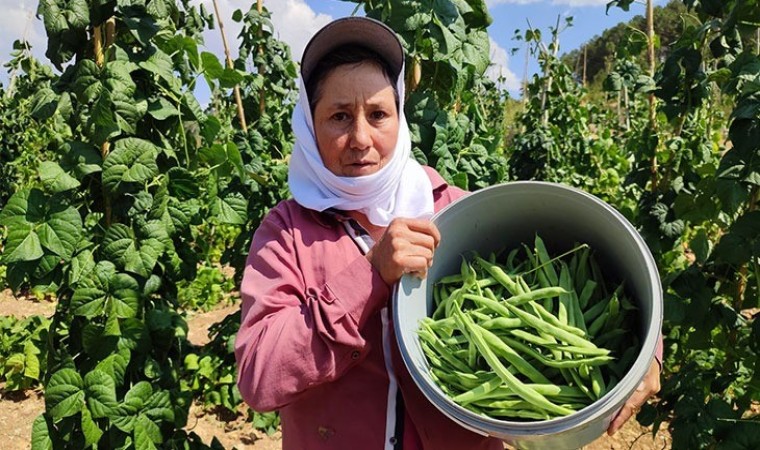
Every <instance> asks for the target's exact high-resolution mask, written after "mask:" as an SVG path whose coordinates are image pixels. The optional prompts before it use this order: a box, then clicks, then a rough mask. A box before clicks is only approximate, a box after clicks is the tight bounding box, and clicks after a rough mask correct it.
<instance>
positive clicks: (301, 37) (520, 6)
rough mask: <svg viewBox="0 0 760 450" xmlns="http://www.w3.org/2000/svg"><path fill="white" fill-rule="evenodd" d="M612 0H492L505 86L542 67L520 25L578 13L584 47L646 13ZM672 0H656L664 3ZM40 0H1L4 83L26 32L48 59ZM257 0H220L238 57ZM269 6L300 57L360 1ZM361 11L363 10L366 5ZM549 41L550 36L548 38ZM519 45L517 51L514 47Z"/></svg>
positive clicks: (280, 1)
mask: <svg viewBox="0 0 760 450" xmlns="http://www.w3.org/2000/svg"><path fill="white" fill-rule="evenodd" d="M607 1H608V0H486V4H487V5H488V8H489V11H490V13H491V16H492V17H493V23H492V24H491V26H490V27H489V29H488V33H489V35H490V37H491V50H490V51H491V62H492V67H491V68H490V69H489V74H490V75H491V76H493V77H494V78H496V77H497V76H498V75H499V74H502V75H503V76H504V78H505V79H506V81H505V83H504V87H505V88H506V89H507V90H508V91H509V92H510V94H511V95H512V96H514V97H519V95H520V92H519V91H520V86H521V83H522V80H523V78H524V77H525V75H526V74H527V75H528V76H530V75H532V74H533V73H535V72H536V71H537V70H538V65H537V63H536V61H535V59H533V58H530V59H529V60H528V63H527V65H526V57H525V56H526V55H525V48H524V45H523V44H521V43H519V42H516V41H514V40H513V36H514V33H515V30H517V29H519V30H522V31H524V30H525V29H526V28H527V27H528V26H529V25H528V24H530V26H532V27H533V28H536V29H539V30H541V32H542V35H543V36H544V40H548V39H550V33H549V27H553V26H555V25H556V23H557V18H558V17H559V18H560V23H561V24H564V22H565V18H566V17H568V16H571V17H572V18H573V26H572V27H570V28H568V29H565V30H564V31H563V32H562V33H561V34H560V53H565V52H569V51H571V50H573V49H577V48H580V47H581V46H582V45H583V43H584V42H587V41H589V40H590V39H592V38H593V37H594V36H598V35H600V34H601V33H602V31H603V30H604V29H606V28H609V27H612V26H614V25H616V24H617V23H619V22H623V21H627V20H630V19H631V18H633V17H634V16H636V15H643V14H644V6H643V5H642V4H638V3H637V4H634V5H632V6H631V10H630V11H629V12H624V11H622V10H620V9H619V8H612V9H610V11H609V14H607V13H606V4H607ZM665 1H666V0H655V4H656V5H662V4H664V3H665ZM37 3H38V2H37V0H0V11H3V13H2V14H0V66H3V67H0V83H2V84H3V85H4V86H7V85H8V80H9V78H10V76H9V73H8V69H7V68H6V67H4V64H5V63H7V62H8V60H9V59H10V53H11V50H12V45H13V41H14V40H16V39H20V38H25V39H26V40H27V41H28V42H29V43H30V44H31V45H32V51H33V53H34V54H35V56H36V57H37V58H39V59H41V60H42V61H45V62H47V59H46V58H45V56H44V55H45V48H46V45H47V44H46V43H47V36H46V34H45V29H44V27H43V25H42V21H41V20H40V19H38V18H36V16H35V12H36V8H37ZM191 3H192V4H195V5H199V4H201V3H203V4H205V5H206V8H207V9H208V11H213V10H214V7H213V3H212V0H191ZM253 4H255V0H245V1H244V0H217V5H218V7H219V12H220V16H222V18H223V21H224V27H225V32H226V35H227V40H228V41H229V43H230V47H231V51H232V52H233V58H234V56H235V53H236V48H237V45H236V44H235V42H236V37H237V34H238V31H239V26H237V25H238V24H237V23H235V22H233V21H232V19H231V17H232V13H233V12H234V11H235V10H237V9H240V10H242V11H243V12H245V11H247V10H248V9H249V8H250V7H251V5H253ZM264 6H265V7H266V8H268V9H269V10H270V11H271V13H272V22H273V24H274V28H275V30H276V32H277V33H278V35H279V38H280V39H281V40H283V41H285V42H287V43H288V44H289V45H290V47H291V54H292V56H293V58H294V59H296V60H298V59H300V56H301V54H302V52H303V49H304V47H305V46H306V43H307V42H308V40H309V37H310V36H311V35H312V34H314V33H315V32H316V31H317V30H318V29H319V28H320V27H322V26H323V25H325V24H326V23H328V22H329V21H330V20H332V19H334V18H338V17H344V16H348V15H351V14H352V12H353V11H354V8H355V7H356V4H355V3H353V2H345V1H341V0H264ZM358 14H362V13H361V11H359V12H358ZM204 39H205V41H206V42H205V48H201V50H202V51H210V52H212V53H214V54H216V55H217V56H219V59H220V60H222V61H223V59H224V48H223V45H222V39H221V35H220V33H219V29H218V27H217V29H215V30H208V31H207V32H206V34H205V36H204ZM547 43H548V42H547ZM513 48H518V49H519V50H518V51H517V53H514V54H513V53H512V52H511V50H512V49H513ZM196 94H197V96H198V97H199V100H201V102H202V103H204V102H203V100H204V97H207V95H208V94H207V93H206V92H204V91H203V88H200V91H198V92H196Z"/></svg>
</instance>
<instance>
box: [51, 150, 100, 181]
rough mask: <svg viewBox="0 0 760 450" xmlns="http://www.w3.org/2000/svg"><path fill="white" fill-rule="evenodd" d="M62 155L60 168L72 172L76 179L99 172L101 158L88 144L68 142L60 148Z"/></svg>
mask: <svg viewBox="0 0 760 450" xmlns="http://www.w3.org/2000/svg"><path fill="white" fill-rule="evenodd" d="M61 153H63V155H64V156H63V160H62V161H61V164H62V167H63V168H64V169H65V170H66V171H69V172H73V173H74V175H76V177H77V178H78V179H80V180H81V179H82V178H83V177H85V176H86V175H89V174H91V173H96V172H100V171H101V166H102V165H103V158H102V157H101V156H100V153H99V152H98V151H97V150H96V148H95V147H94V146H92V145H90V144H86V143H84V142H78V141H69V142H66V143H65V144H63V146H61Z"/></svg>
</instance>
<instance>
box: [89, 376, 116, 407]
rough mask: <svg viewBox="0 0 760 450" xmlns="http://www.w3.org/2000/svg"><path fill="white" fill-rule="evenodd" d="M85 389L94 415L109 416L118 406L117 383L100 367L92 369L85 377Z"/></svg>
mask: <svg viewBox="0 0 760 450" xmlns="http://www.w3.org/2000/svg"><path fill="white" fill-rule="evenodd" d="M84 389H85V392H86V394H87V406H88V407H89V408H90V411H91V412H92V417H94V418H96V419H99V418H103V417H108V416H109V415H110V414H111V411H113V409H114V408H116V405H117V402H116V383H115V382H114V379H113V378H112V377H111V376H110V375H108V374H107V373H106V372H103V371H101V370H98V369H95V370H92V371H90V372H89V373H88V374H87V375H85V377H84Z"/></svg>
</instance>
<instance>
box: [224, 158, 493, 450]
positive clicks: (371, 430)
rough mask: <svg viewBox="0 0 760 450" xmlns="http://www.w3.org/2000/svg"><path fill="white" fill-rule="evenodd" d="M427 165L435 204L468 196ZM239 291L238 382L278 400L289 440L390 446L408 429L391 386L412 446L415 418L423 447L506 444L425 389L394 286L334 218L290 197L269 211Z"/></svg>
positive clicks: (456, 449)
mask: <svg viewBox="0 0 760 450" xmlns="http://www.w3.org/2000/svg"><path fill="white" fill-rule="evenodd" d="M425 169H426V171H427V173H428V176H429V177H430V179H431V181H432V184H433V193H434V201H435V210H436V211H438V210H440V209H441V208H443V207H444V206H446V205H448V204H449V203H451V202H452V201H454V200H456V199H457V198H459V197H461V196H463V195H465V194H466V192H465V191H463V190H461V189H458V188H455V187H451V186H448V185H446V184H445V182H444V181H443V179H442V178H441V177H440V175H438V173H436V172H435V171H434V170H433V169H431V168H427V167H426V168H425ZM241 296H242V299H243V304H242V318H241V324H240V331H239V332H238V335H237V340H236V342H235V356H236V358H237V362H238V371H239V373H238V386H239V388H240V392H241V394H242V396H243V398H244V399H245V401H246V402H247V403H248V404H249V405H250V406H251V407H252V408H253V409H255V410H258V411H271V410H275V409H278V410H279V412H280V417H281V421H282V431H283V450H312V449H330V450H343V449H345V450H357V449H362V450H380V449H387V448H394V444H395V443H396V442H398V441H400V440H402V439H403V436H394V435H393V433H394V430H395V429H396V427H395V420H396V419H395V418H394V417H392V416H394V413H395V411H394V410H396V408H395V407H393V406H394V405H395V398H396V396H395V395H391V394H390V392H391V390H390V387H391V386H393V385H395V386H397V388H398V391H400V392H401V394H402V396H403V402H404V406H405V410H406V420H405V421H403V422H405V423H406V426H405V427H404V428H407V432H406V433H404V434H405V435H406V439H405V440H404V443H405V450H409V447H410V445H408V444H409V443H410V433H409V430H408V428H410V426H412V424H413V428H414V429H416V432H417V434H418V436H419V442H420V443H421V445H422V448H424V449H429V450H449V449H450V450H462V449H468V450H481V449H482V450H495V449H499V450H501V449H503V448H504V447H503V444H502V443H501V441H498V440H496V439H492V438H485V437H483V436H480V435H478V434H475V433H472V432H470V431H468V430H465V429H464V428H462V427H460V426H458V425H456V424H455V423H454V422H452V421H451V420H450V419H448V418H447V417H445V416H444V415H443V414H441V413H440V412H439V411H438V410H437V409H436V408H435V407H434V406H432V405H431V404H430V403H429V402H428V401H427V399H426V398H425V397H424V396H423V394H422V393H421V392H420V391H419V389H418V388H417V386H416V385H415V383H414V381H413V380H412V379H411V376H410V375H409V373H408V371H407V370H406V368H405V366H404V363H403V361H402V360H401V357H400V355H399V352H398V348H397V346H396V341H395V336H393V335H392V326H391V325H390V324H389V323H388V320H387V318H388V317H389V316H390V314H387V310H385V309H384V307H386V306H388V305H389V303H390V302H389V299H390V296H391V290H390V287H389V286H388V285H387V284H385V282H384V281H383V280H382V278H381V277H380V275H379V273H378V272H377V271H376V270H374V268H373V267H372V265H371V264H370V263H369V261H368V260H367V258H366V257H365V256H364V255H363V254H362V252H361V251H360V249H359V247H358V246H357V244H356V243H355V242H354V240H353V239H352V238H351V237H350V236H349V235H348V234H347V232H346V230H345V229H344V227H343V225H342V224H341V223H339V221H338V220H337V219H336V218H335V217H333V216H330V215H328V214H321V213H318V212H315V211H312V210H309V209H306V208H303V207H301V206H300V205H298V204H297V203H296V202H295V201H293V200H287V201H283V202H281V203H280V204H279V205H277V206H276V207H275V208H274V209H272V211H271V212H270V213H269V214H268V215H267V217H266V218H265V219H264V221H263V222H262V224H261V226H260V227H259V228H258V229H257V230H256V233H255V234H254V237H253V243H252V244H251V250H250V254H249V257H248V261H247V264H246V267H245V272H244V275H243V282H242V286H241ZM383 322H385V323H383ZM384 333H385V335H384ZM384 346H385V349H384ZM388 349H390V352H388ZM387 353H390V354H391V358H388V361H386V357H385V355H386V354H387ZM387 365H388V366H389V368H390V369H391V370H390V371H389V370H388V369H387V368H386V367H387ZM389 373H390V376H389ZM411 435H412V436H413V434H411ZM417 445H419V444H417Z"/></svg>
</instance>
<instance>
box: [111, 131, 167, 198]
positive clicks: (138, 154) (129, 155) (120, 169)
mask: <svg viewBox="0 0 760 450" xmlns="http://www.w3.org/2000/svg"><path fill="white" fill-rule="evenodd" d="M159 153H160V150H159V149H158V147H156V146H155V145H153V144H152V143H151V142H149V141H146V140H143V139H138V138H126V139H121V140H119V141H117V142H116V144H115V146H114V150H113V151H112V152H111V153H110V154H109V155H108V156H107V157H106V160H105V161H104V162H103V184H104V185H105V186H106V188H108V189H109V190H110V191H111V192H116V191H117V190H119V189H120V188H121V187H122V186H123V185H125V184H130V183H146V182H148V181H150V180H151V179H153V178H154V177H156V176H157V175H158V165H157V164H156V156H157V155H158V154H159Z"/></svg>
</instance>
